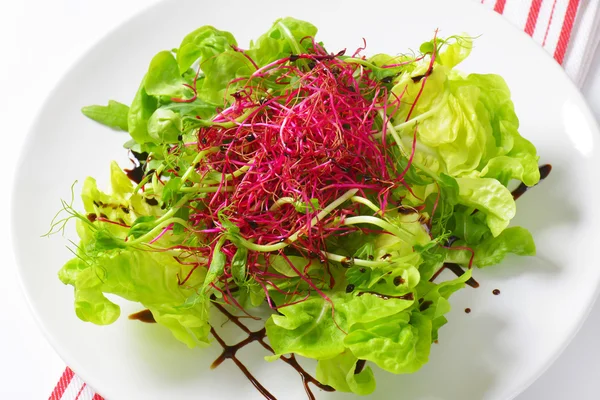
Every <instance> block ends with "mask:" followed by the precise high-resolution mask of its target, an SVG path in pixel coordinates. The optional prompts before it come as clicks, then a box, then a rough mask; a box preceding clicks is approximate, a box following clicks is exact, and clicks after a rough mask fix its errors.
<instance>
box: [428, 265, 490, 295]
mask: <svg viewBox="0 0 600 400" xmlns="http://www.w3.org/2000/svg"><path fill="white" fill-rule="evenodd" d="M445 269H448V270H450V271H452V272H453V273H454V275H456V276H459V277H460V276H463V274H464V273H465V270H464V269H463V268H462V267H461V266H460V265H458V264H454V263H445V264H444V265H442V268H440V269H438V270H437V272H436V273H435V274H433V276H432V277H431V279H429V282H433V281H434V280H435V278H437V277H438V276H440V274H441V273H442V271H443V270H445ZM465 283H466V284H467V285H469V286H471V287H472V288H475V289H476V288H478V287H479V282H477V281H476V280H475V279H473V278H469V279H468V280H467V281H466V282H465Z"/></svg>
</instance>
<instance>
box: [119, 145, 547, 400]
mask: <svg viewBox="0 0 600 400" xmlns="http://www.w3.org/2000/svg"><path fill="white" fill-rule="evenodd" d="M133 154H134V156H135V157H136V159H138V161H139V162H138V165H136V167H135V168H134V169H132V170H126V173H127V176H129V178H130V179H131V180H133V181H134V182H138V183H139V182H140V181H141V180H142V179H143V169H144V167H143V163H144V162H145V157H144V156H146V157H147V155H145V154H137V153H135V152H134V153H133ZM551 171H552V166H551V165H550V164H546V165H542V166H541V167H540V181H541V180H543V179H545V178H546V177H548V175H549V174H550V172H551ZM529 189H530V187H528V186H526V185H525V184H523V183H521V184H520V185H519V186H518V187H517V188H516V189H515V190H514V191H513V192H512V195H513V198H514V199H515V200H517V199H518V198H519V197H521V196H522V195H523V194H524V193H525V192H527V191H528V190H529ZM455 240H456V237H451V238H450V239H449V240H448V243H447V246H448V247H449V246H451V245H452V242H454V241H455ZM444 269H448V270H450V271H452V272H453V273H454V274H455V275H456V276H459V277H460V276H462V275H463V274H464V273H465V271H464V270H463V268H462V267H461V266H460V265H458V264H454V263H445V264H444V265H443V266H442V267H441V268H440V269H439V270H438V271H437V272H436V273H435V274H434V275H433V276H432V277H431V279H430V280H429V281H430V282H433V281H434V280H435V279H436V278H437V277H438V276H439V275H440V274H441V272H442V271H443V270H444ZM466 284H467V285H469V286H471V287H473V288H477V287H479V283H478V282H477V281H476V280H475V279H473V278H469V280H467V281H466ZM493 293H494V294H495V295H499V294H500V290H498V289H495V290H494V291H493ZM364 294H371V295H374V296H379V297H381V298H382V299H384V300H387V299H390V298H394V299H404V300H413V299H414V297H413V294H412V293H408V294H407V295H403V296H388V295H382V294H379V293H375V292H360V293H358V295H357V296H362V295H364ZM211 300H215V297H214V296H213V297H211ZM421 300H422V299H421ZM426 303H427V302H422V303H421V306H420V308H421V309H426V308H427V307H429V304H426ZM213 304H214V306H215V308H216V309H217V310H219V311H220V312H221V313H222V314H223V315H225V316H226V317H227V318H228V319H229V320H230V321H231V322H233V323H234V324H235V325H237V326H238V327H239V328H240V329H241V330H242V331H244V333H246V334H247V335H248V337H247V338H246V339H244V340H242V341H241V342H239V343H236V344H234V345H228V344H226V343H225V341H224V340H223V339H222V338H221V336H220V335H219V334H218V333H217V331H216V330H215V329H214V328H213V327H212V326H211V328H210V332H211V333H212V335H213V336H214V338H215V339H216V340H217V342H219V344H220V345H221V347H222V348H223V352H222V353H221V355H220V356H219V357H217V359H216V360H215V361H214V362H213V363H212V364H211V369H214V368H217V367H218V366H219V365H221V364H222V363H223V361H225V360H227V359H231V360H232V361H233V362H234V363H235V365H236V366H237V367H238V368H239V369H240V371H242V373H243V374H244V375H245V376H246V378H248V380H249V381H250V382H251V383H252V385H254V387H255V388H256V389H257V390H258V391H259V392H260V393H261V394H262V395H263V396H264V397H265V399H267V400H277V398H276V397H275V396H273V395H272V394H271V392H269V391H268V390H267V389H266V388H265V387H264V386H263V385H262V384H261V383H260V382H259V381H258V380H257V379H256V378H255V377H254V376H253V375H252V373H250V371H249V370H248V368H246V366H245V365H244V364H243V363H242V362H241V361H240V360H239V359H238V358H237V357H236V354H237V352H238V351H239V350H240V349H242V348H244V347H245V346H247V345H248V344H250V343H253V342H258V343H259V344H260V345H261V346H262V347H264V348H265V349H266V350H268V351H270V352H271V353H274V351H273V348H271V346H270V345H269V344H268V343H267V342H266V341H265V338H266V336H267V331H266V329H265V328H262V329H260V330H258V331H251V330H250V329H249V328H248V327H247V326H246V325H244V324H243V323H242V322H241V321H240V318H239V317H237V316H235V315H233V314H231V313H230V312H229V311H228V310H227V309H226V308H225V307H223V306H222V305H220V304H218V303H214V302H213ZM465 312H466V313H467V314H468V313H470V312H471V309H470V308H466V309H465ZM129 319H132V320H139V321H142V322H146V323H152V322H156V320H155V319H154V316H153V315H152V312H150V310H142V311H140V312H137V313H135V314H131V315H130V316H129ZM436 342H437V341H436ZM281 360H282V361H283V362H285V363H286V364H288V365H289V366H291V367H292V368H294V369H295V370H296V371H297V372H298V373H299V374H300V377H301V378H302V384H303V386H304V390H305V391H306V394H307V396H308V398H309V400H315V399H316V398H315V395H314V394H313V392H312V390H311V388H310V386H309V383H312V384H313V385H315V386H316V387H318V388H319V389H321V390H324V391H326V392H334V391H335V389H334V388H332V387H331V386H328V385H323V384H322V383H321V382H319V381H318V380H317V379H316V378H314V377H313V376H312V375H310V374H309V373H308V372H306V370H304V368H302V366H301V365H300V364H299V363H298V360H296V357H295V355H294V354H291V355H289V356H281ZM365 364H366V361H365V360H358V361H357V362H356V367H355V369H354V374H355V375H356V374H360V373H361V372H362V370H363V369H364V367H365Z"/></svg>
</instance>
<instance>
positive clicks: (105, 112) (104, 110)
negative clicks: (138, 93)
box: [81, 100, 129, 132]
mask: <svg viewBox="0 0 600 400" xmlns="http://www.w3.org/2000/svg"><path fill="white" fill-rule="evenodd" d="M81 112H82V113H83V115H85V116H86V117H88V118H90V119H93V120H94V121H96V122H99V123H101V124H102V125H106V126H108V127H109V128H113V129H116V130H121V131H126V132H127V115H128V113H129V107H128V106H126V105H125V104H122V103H119V102H118V101H114V100H109V101H108V105H107V106H87V107H83V108H82V109H81Z"/></svg>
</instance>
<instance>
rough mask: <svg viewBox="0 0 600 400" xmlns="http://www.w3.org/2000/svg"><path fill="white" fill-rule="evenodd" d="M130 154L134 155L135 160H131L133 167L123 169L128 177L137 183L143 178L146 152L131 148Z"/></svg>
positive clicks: (146, 157)
mask: <svg viewBox="0 0 600 400" xmlns="http://www.w3.org/2000/svg"><path fill="white" fill-rule="evenodd" d="M131 154H133V156H134V157H135V160H131V161H132V162H133V164H134V167H133V168H132V169H125V170H124V171H125V174H127V177H128V178H129V179H131V180H132V181H134V182H135V183H138V184H139V183H140V182H141V181H142V179H144V167H145V165H146V160H147V159H148V153H137V152H135V151H133V150H132V151H131Z"/></svg>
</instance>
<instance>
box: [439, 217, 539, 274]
mask: <svg viewBox="0 0 600 400" xmlns="http://www.w3.org/2000/svg"><path fill="white" fill-rule="evenodd" d="M463 244H464V243H462V242H461V241H459V242H456V244H455V246H461V245H463ZM473 251H474V252H475V257H474V259H473V263H474V264H475V265H477V266H478V267H480V268H483V267H488V266H490V265H496V264H498V263H500V262H501V261H502V260H503V259H504V257H506V256H507V255H508V254H510V253H512V254H517V255H520V256H534V255H535V252H536V249H535V243H534V241H533V236H531V233H530V232H529V231H528V230H527V229H525V228H521V227H520V226H515V227H511V228H508V229H505V230H504V231H503V232H502V233H501V234H500V235H498V236H497V237H493V236H492V235H486V236H485V237H484V238H483V240H482V241H481V242H480V243H479V244H478V245H476V246H473ZM470 258H471V253H470V252H467V251H464V250H453V251H449V252H448V253H447V258H446V261H448V262H454V263H457V264H468V262H469V259H470Z"/></svg>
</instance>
